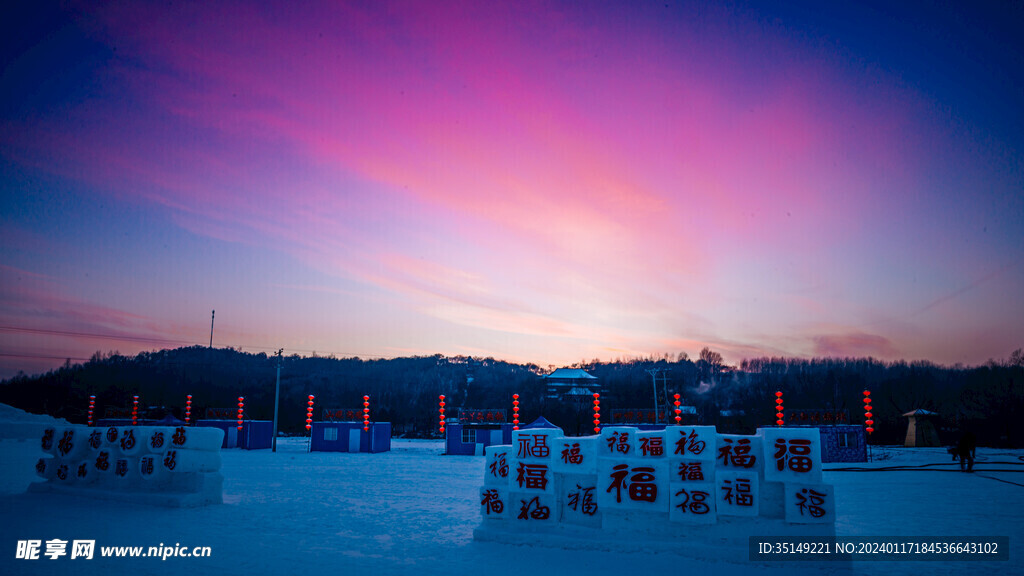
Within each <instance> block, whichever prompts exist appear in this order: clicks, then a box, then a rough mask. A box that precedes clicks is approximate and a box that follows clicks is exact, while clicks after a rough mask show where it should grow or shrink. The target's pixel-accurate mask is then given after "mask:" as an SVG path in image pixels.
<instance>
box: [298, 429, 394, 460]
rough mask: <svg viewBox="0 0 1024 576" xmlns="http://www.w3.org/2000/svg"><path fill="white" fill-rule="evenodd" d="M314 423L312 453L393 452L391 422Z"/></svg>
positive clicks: (310, 446) (310, 448)
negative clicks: (365, 423) (365, 426)
mask: <svg viewBox="0 0 1024 576" xmlns="http://www.w3.org/2000/svg"><path fill="white" fill-rule="evenodd" d="M367 427H368V428H369V430H363V423H362V422H361V421H358V422H313V424H312V428H311V430H310V434H311V436H310V441H309V451H310V452H367V453H371V454H373V453H376V452H387V451H389V450H391V422H370V423H369V425H368V426H367Z"/></svg>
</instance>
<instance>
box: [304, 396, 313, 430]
mask: <svg viewBox="0 0 1024 576" xmlns="http://www.w3.org/2000/svg"><path fill="white" fill-rule="evenodd" d="M308 398H309V399H308V400H306V432H309V431H310V430H312V429H313V395H312V394H310V395H309V396H308Z"/></svg>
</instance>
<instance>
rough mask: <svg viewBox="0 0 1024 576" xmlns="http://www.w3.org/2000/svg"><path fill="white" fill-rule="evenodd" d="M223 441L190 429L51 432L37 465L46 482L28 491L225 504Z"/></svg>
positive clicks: (211, 432)
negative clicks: (222, 473)
mask: <svg viewBox="0 0 1024 576" xmlns="http://www.w3.org/2000/svg"><path fill="white" fill-rule="evenodd" d="M223 436H224V432H223V431H222V430H219V429H216V428H189V427H185V426H178V427H160V426H108V427H104V428H90V427H87V426H74V425H70V426H49V427H47V428H46V429H44V430H43V434H42V439H41V442H40V448H41V449H42V452H43V455H42V457H40V458H39V460H38V461H37V462H36V474H37V475H38V476H40V477H42V478H44V479H45V480H46V481H45V482H38V483H33V484H31V485H29V491H30V492H50V493H63V494H71V495H75V496H80V497H88V498H98V499H103V500H117V501H120V502H132V503H142V504H153V505H158V506H171V507H183V506H204V505H207V504H220V503H222V502H223V490H222V487H223V483H224V477H223V476H222V475H221V474H220V465H221V457H220V446H221V442H222V441H223Z"/></svg>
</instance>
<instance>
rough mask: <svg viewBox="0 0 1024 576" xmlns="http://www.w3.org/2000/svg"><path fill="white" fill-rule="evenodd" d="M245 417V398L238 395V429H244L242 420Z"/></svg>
mask: <svg viewBox="0 0 1024 576" xmlns="http://www.w3.org/2000/svg"><path fill="white" fill-rule="evenodd" d="M244 418H245V398H244V397H242V396H239V397H238V431H239V432H241V431H242V420H243V419H244Z"/></svg>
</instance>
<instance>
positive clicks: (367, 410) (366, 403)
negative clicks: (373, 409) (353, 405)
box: [363, 396, 370, 432]
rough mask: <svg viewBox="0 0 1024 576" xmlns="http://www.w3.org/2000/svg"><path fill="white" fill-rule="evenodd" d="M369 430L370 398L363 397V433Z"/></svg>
mask: <svg viewBox="0 0 1024 576" xmlns="http://www.w3.org/2000/svg"><path fill="white" fill-rule="evenodd" d="M369 429H370V397H369V396H363V432H366V431H367V430H369Z"/></svg>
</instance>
